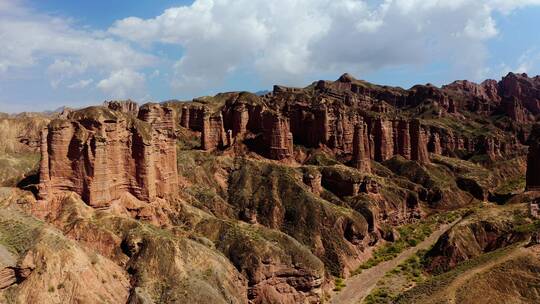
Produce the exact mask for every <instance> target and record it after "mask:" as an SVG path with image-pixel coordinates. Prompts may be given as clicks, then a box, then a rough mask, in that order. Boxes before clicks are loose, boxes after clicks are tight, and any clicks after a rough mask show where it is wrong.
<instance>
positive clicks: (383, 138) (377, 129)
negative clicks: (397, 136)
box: [372, 117, 394, 162]
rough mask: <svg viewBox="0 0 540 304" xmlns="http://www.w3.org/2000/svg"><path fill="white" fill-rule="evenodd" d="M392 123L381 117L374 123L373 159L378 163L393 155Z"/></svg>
mask: <svg viewBox="0 0 540 304" xmlns="http://www.w3.org/2000/svg"><path fill="white" fill-rule="evenodd" d="M392 130H393V129H392V122H391V121H388V120H385V119H383V118H381V117H379V118H376V119H375V121H374V125H373V129H372V136H373V141H374V146H373V151H374V155H373V157H374V159H375V160H376V161H378V162H382V161H385V160H387V159H389V158H390V157H392V155H394V143H393V133H392Z"/></svg>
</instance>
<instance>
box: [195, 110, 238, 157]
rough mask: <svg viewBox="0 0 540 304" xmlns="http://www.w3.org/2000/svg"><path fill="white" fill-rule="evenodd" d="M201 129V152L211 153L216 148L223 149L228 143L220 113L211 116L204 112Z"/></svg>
mask: <svg viewBox="0 0 540 304" xmlns="http://www.w3.org/2000/svg"><path fill="white" fill-rule="evenodd" d="M203 115H204V118H203V128H202V133H201V147H202V149H203V150H206V151H212V150H215V149H217V148H223V147H225V146H226V145H227V144H229V143H230V141H231V139H230V138H229V140H227V134H226V133H225V130H224V129H223V116H222V115H221V113H218V114H215V115H211V114H210V113H209V112H208V111H205V112H204V114H203Z"/></svg>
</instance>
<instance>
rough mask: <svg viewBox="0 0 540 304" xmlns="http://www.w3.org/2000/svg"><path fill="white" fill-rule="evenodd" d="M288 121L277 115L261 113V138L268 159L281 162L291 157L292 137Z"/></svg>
mask: <svg viewBox="0 0 540 304" xmlns="http://www.w3.org/2000/svg"><path fill="white" fill-rule="evenodd" d="M289 130H290V128H289V121H288V119H287V118H284V117H282V116H281V115H280V114H278V113H274V112H270V111H268V112H265V113H263V138H264V144H265V146H266V147H267V151H268V157H269V158H271V159H276V160H282V159H286V158H289V157H291V156H292V155H293V135H292V133H291V132H290V131H289Z"/></svg>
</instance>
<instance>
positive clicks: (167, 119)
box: [39, 104, 178, 207]
mask: <svg viewBox="0 0 540 304" xmlns="http://www.w3.org/2000/svg"><path fill="white" fill-rule="evenodd" d="M172 111H173V110H172V109H170V108H167V107H161V106H159V105H157V104H147V105H144V106H142V107H141V109H140V111H139V114H138V115H139V118H137V117H135V116H133V115H131V114H126V113H122V112H118V111H113V110H110V109H108V108H104V107H89V108H86V109H83V110H79V111H75V112H72V113H70V114H69V115H68V118H67V119H55V120H53V121H52V122H51V123H50V124H49V125H48V126H47V127H46V128H44V129H43V130H42V139H41V165H40V185H39V196H40V198H42V199H45V198H48V197H50V196H52V195H54V194H56V193H58V192H61V191H73V192H76V193H78V194H79V195H80V196H81V197H82V198H83V200H84V201H85V202H86V203H88V204H89V205H91V206H93V207H107V206H108V205H109V204H110V203H111V202H112V201H113V200H115V199H118V198H120V196H121V195H122V194H123V193H126V192H127V193H131V194H132V195H134V196H135V197H136V198H138V199H139V200H142V201H153V200H155V199H156V198H158V197H165V196H166V195H167V194H168V193H170V192H172V191H175V187H176V184H177V179H178V176H177V175H178V174H177V169H176V144H175V137H174V125H175V123H174V119H173V117H174V115H173V112H172Z"/></svg>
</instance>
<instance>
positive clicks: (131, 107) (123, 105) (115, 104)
mask: <svg viewBox="0 0 540 304" xmlns="http://www.w3.org/2000/svg"><path fill="white" fill-rule="evenodd" d="M103 106H105V107H107V108H109V109H111V110H114V111H118V112H122V113H130V114H133V115H137V113H138V112H139V105H138V104H137V103H136V102H135V101H132V100H111V101H105V102H104V103H103Z"/></svg>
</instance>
